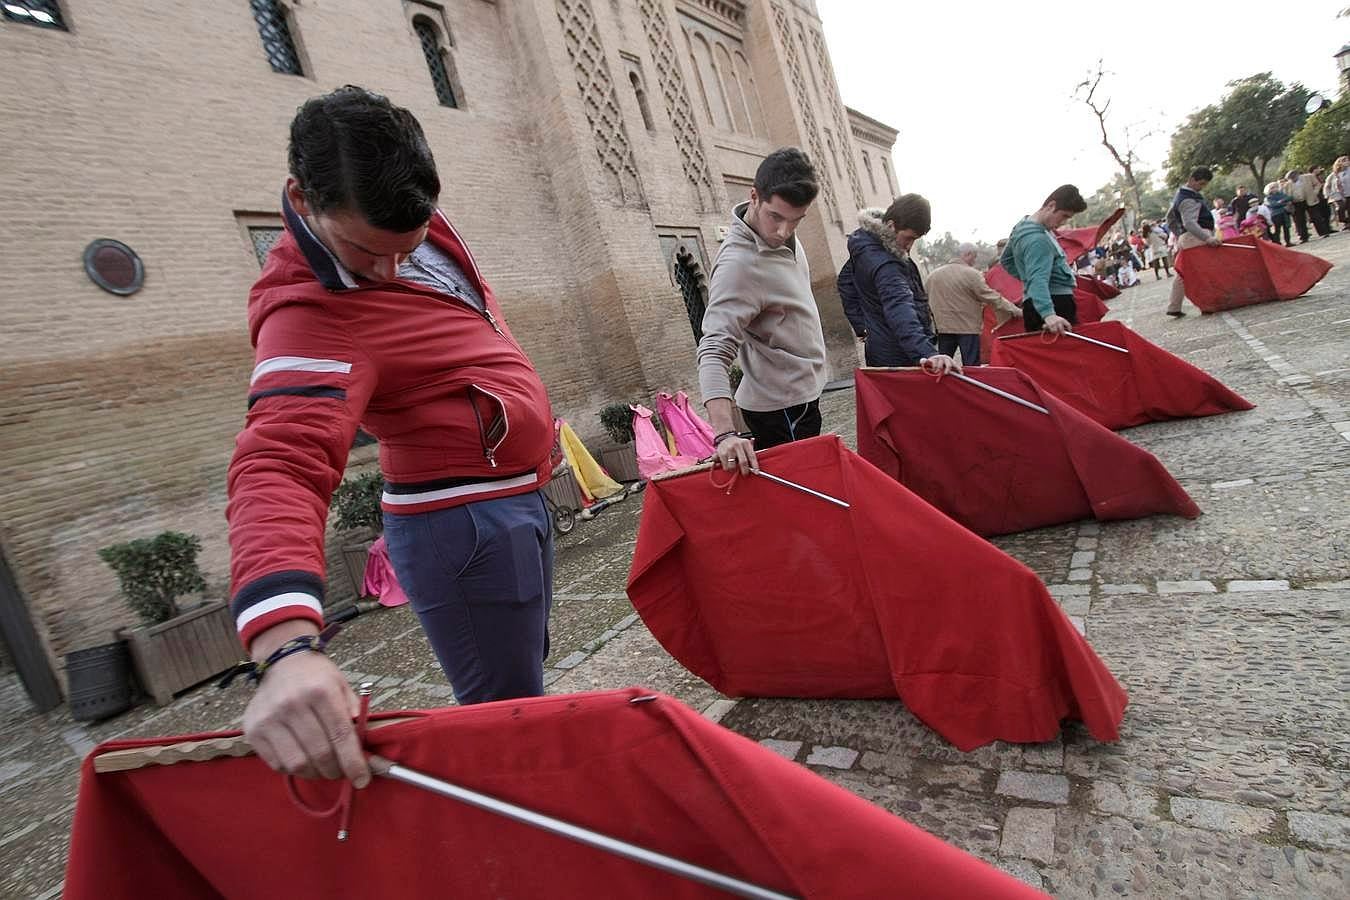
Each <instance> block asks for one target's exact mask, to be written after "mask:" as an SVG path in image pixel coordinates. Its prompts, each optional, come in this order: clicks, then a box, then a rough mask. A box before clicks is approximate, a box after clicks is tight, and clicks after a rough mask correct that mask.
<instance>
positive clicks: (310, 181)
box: [289, 84, 441, 233]
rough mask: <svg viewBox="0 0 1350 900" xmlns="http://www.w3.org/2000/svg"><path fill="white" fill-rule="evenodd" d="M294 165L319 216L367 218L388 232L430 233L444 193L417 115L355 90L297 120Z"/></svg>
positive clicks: (310, 104) (315, 103)
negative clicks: (344, 213) (341, 213)
mask: <svg viewBox="0 0 1350 900" xmlns="http://www.w3.org/2000/svg"><path fill="white" fill-rule="evenodd" d="M289 162H290V169H291V175H293V176H294V177H295V180H296V181H298V182H299V183H300V189H301V191H302V192H303V193H304V195H305V202H307V203H308V204H309V205H310V207H311V208H312V209H313V211H314V212H330V211H333V210H339V209H341V210H351V211H353V212H359V213H360V214H361V215H362V216H364V217H365V220H366V221H367V222H369V223H370V224H371V225H372V226H374V227H375V228H380V229H383V230H385V231H394V232H400V233H401V232H405V231H414V230H416V229H417V228H420V227H421V226H423V225H425V224H426V223H427V220H428V219H430V218H431V214H432V212H434V211H435V209H436V199H437V198H438V197H439V196H440V193H441V179H440V177H439V176H438V175H437V174H436V161H435V160H434V159H433V158H432V156H431V148H430V147H429V146H427V139H426V135H424V134H423V133H422V126H421V125H419V124H418V123H417V119H416V118H414V117H413V114H412V113H410V112H408V111H407V110H406V109H404V108H402V107H400V106H395V105H394V104H392V103H390V102H389V99H388V98H387V97H382V96H380V95H379V94H375V93H372V92H370V91H368V90H366V89H365V88H361V87H357V86H355V85H351V84H349V85H345V86H343V87H340V88H338V89H337V90H335V91H333V92H332V93H331V94H324V95H323V96H322V97H314V98H312V99H310V100H307V101H305V105H304V106H302V107H300V109H299V110H298V111H297V112H296V114H295V118H294V119H293V120H292V121H291V144H290V151H289Z"/></svg>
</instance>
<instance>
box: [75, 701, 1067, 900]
mask: <svg viewBox="0 0 1350 900" xmlns="http://www.w3.org/2000/svg"><path fill="white" fill-rule="evenodd" d="M637 696H651V693H650V692H649V691H642V690H639V689H636V688H633V689H628V690H623V691H609V692H605V693H593V694H573V695H561V696H554V697H541V698H535V699H530V700H521V701H503V702H499V703H490V704H484V705H482V706H474V707H466V708H460V709H448V710H438V711H434V712H431V713H427V714H414V715H417V716H419V718H417V719H416V720H414V721H409V722H403V723H399V724H394V725H390V726H388V727H385V728H379V729H374V730H372V731H371V732H370V733H369V735H368V737H367V741H366V743H367V746H368V747H369V749H371V750H372V751H374V752H376V753H379V754H381V755H382V756H386V757H388V758H390V759H392V760H394V761H395V762H398V763H401V764H403V765H406V766H409V767H410V768H413V769H418V770H420V771H422V772H424V773H425V774H428V775H431V776H433V777H436V778H441V779H444V780H446V781H451V782H454V783H456V784H459V785H462V786H464V787H468V788H471V789H473V790H478V791H482V792H484V793H487V794H491V795H493V796H496V797H498V798H499V799H502V800H506V801H509V802H512V803H518V804H520V805H523V806H527V807H530V808H532V809H535V810H537V811H539V812H542V813H545V814H547V815H552V816H555V817H557V818H560V819H565V820H568V821H570V822H573V823H575V824H578V825H581V826H583V827H587V828H592V829H594V830H597V831H602V832H605V833H607V834H610V835H612V836H614V837H618V838H620V839H622V840H627V841H630V842H633V843H636V844H639V845H641V846H645V847H648V848H650V849H652V850H656V851H658V852H662V853H667V854H670V855H672V856H676V857H678V858H681V859H684V860H686V861H688V862H692V863H695V864H697V865H701V866H705V867H707V868H711V869H714V870H716V871H720V872H723V873H725V874H728V875H732V876H734V877H737V878H741V879H744V880H748V881H751V882H754V883H756V884H759V885H760V886H762V887H767V888H770V889H773V890H778V891H781V892H786V893H790V894H796V895H798V896H801V897H810V898H821V900H831V898H836V897H859V898H866V897H881V896H893V895H894V893H895V891H896V890H897V889H899V887H900V886H903V888H904V893H905V894H906V895H907V896H914V897H949V898H964V897H1009V898H1013V897H1040V896H1043V895H1042V894H1040V893H1039V892H1037V891H1034V890H1032V889H1031V888H1029V887H1027V886H1025V885H1024V884H1022V883H1021V882H1018V881H1015V880H1014V879H1012V878H1010V877H1008V876H1006V875H1004V874H1003V873H1001V872H999V871H997V870H995V869H993V868H991V867H990V866H987V865H985V864H984V863H982V862H980V861H979V860H977V859H975V858H974V857H973V856H969V855H967V854H966V853H964V852H962V851H961V850H958V849H956V848H955V847H952V846H950V845H948V844H945V843H943V842H942V841H940V840H938V839H937V838H935V837H933V836H932V835H929V834H928V833H926V832H924V831H922V830H920V829H918V828H916V827H914V826H912V825H909V824H908V823H906V822H904V821H903V820H901V819H898V818H896V817H895V816H892V815H891V814H889V813H887V812H886V811H884V810H882V809H881V808H879V807H876V806H873V805H871V804H870V803H867V802H866V801H864V800H862V799H860V798H859V797H856V796H854V795H853V794H851V793H849V792H848V791H845V790H844V789H842V788H838V787H835V786H834V785H832V784H830V783H829V782H827V781H825V780H824V779H823V778H820V777H819V776H817V775H814V774H812V773H811V772H810V771H808V770H807V769H805V768H803V767H801V766H798V765H795V764H794V763H791V762H788V761H787V760H785V759H782V758H781V757H779V756H778V755H777V754H775V753H773V752H771V751H769V750H766V749H765V748H763V747H760V746H759V745H758V744H755V743H753V742H751V741H748V740H746V739H745V738H742V737H740V736H739V735H736V734H734V733H732V732H730V731H727V730H726V729H724V728H722V727H720V726H718V725H714V724H712V723H711V722H709V721H707V720H706V719H704V718H703V717H702V716H700V715H699V714H698V713H696V712H694V711H693V710H690V709H688V708H687V707H685V706H683V705H681V704H680V703H679V702H678V701H676V700H674V699H672V698H670V697H665V696H657V698H656V699H654V700H651V701H650V702H642V703H636V704H634V703H630V702H629V701H630V700H631V699H632V698H633V697H637ZM231 734H237V732H231ZM209 736H215V735H209ZM201 737H207V736H203V735H197V736H194V737H191V738H180V739H176V740H192V739H199V738H201ZM170 740H175V739H170ZM162 743H165V741H164V740H157V741H116V742H112V743H109V744H105V745H103V746H102V747H100V748H99V749H98V750H96V751H95V752H94V754H91V755H90V757H89V759H87V760H86V761H85V766H84V770H83V772H82V774H81V782H80V798H79V804H78V806H77V807H76V811H75V825H74V832H73V835H72V839H71V851H70V861H69V866H68V869H67V875H66V885H65V896H66V898H67V900H95V898H96V900H121V898H141V897H156V898H158V897H165V898H169V897H172V898H175V900H177V898H207V897H210V898H218V897H226V898H250V900H251V898H270V897H284V898H287V900H308V898H315V900H319V898H324V900H327V898H333V897H372V898H385V897H388V898H399V900H402V898H414V897H454V898H456V900H464V898H470V900H472V898H501V897H506V898H527V897H528V898H534V897H554V898H572V897H576V898H582V897H585V898H590V897H661V898H667V897H670V898H705V897H725V896H727V895H726V894H724V893H721V892H720V891H715V890H713V889H712V888H709V887H705V886H702V885H700V884H696V883H695V882H692V881H688V880H685V879H683V878H680V877H678V876H675V875H671V874H667V873H665V872H661V871H658V870H655V869H651V868H649V867H647V866H643V865H640V864H638V863H635V862H631V861H628V860H625V859H620V858H618V857H615V856H612V855H610V854H608V853H605V852H603V851H600V850H597V849H594V848H591V847H586V846H584V845H580V844H576V843H574V842H572V841H570V840H568V839H566V838H563V837H559V836H556V835H553V834H549V833H546V832H543V831H540V830H538V829H536V828H533V827H531V826H528V825H524V824H520V823H516V822H512V821H509V820H507V819H503V818H501V817H499V816H496V815H493V814H491V813H488V812H484V811H481V810H477V809H474V808H471V807H468V806H466V805H464V804H461V803H460V802H458V801H456V800H451V799H447V798H444V797H440V796H436V795H433V794H430V793H427V792H425V791H422V790H419V789H416V788H413V787H410V786H408V785H404V784H400V783H395V782H391V781H387V780H385V779H381V778H376V779H375V781H374V782H373V783H372V784H371V786H370V787H368V788H367V789H365V790H364V791H357V792H356V794H355V800H354V803H353V807H352V817H351V839H350V840H349V841H348V842H346V843H338V841H337V840H336V837H335V835H336V829H337V822H336V819H335V818H329V819H314V818H309V817H307V816H304V815H302V814H301V813H300V811H298V810H297V809H296V808H295V807H294V806H292V804H291V801H290V800H289V799H288V797H287V794H286V790H285V787H284V784H283V780H282V777H281V776H279V775H277V774H275V773H273V772H271V771H270V770H268V769H267V768H266V767H265V766H264V765H263V763H262V761H261V760H259V759H257V758H256V757H245V758H237V759H236V758H222V759H215V760H210V761H206V762H181V763H176V764H174V765H168V766H158V765H151V766H147V767H145V768H141V769H136V770H133V771H128V772H117V773H110V774H95V773H94V771H93V767H92V760H93V758H94V756H95V755H97V754H98V753H100V752H103V751H107V750H115V749H120V748H126V747H133V746H146V745H151V744H162ZM336 790H337V788H336V785H334V784H333V783H320V784H314V783H307V784H304V785H302V786H301V791H302V793H303V794H305V795H306V797H307V799H308V801H309V802H310V803H311V804H312V805H316V806H327V805H329V802H330V799H331V798H332V797H334V796H336Z"/></svg>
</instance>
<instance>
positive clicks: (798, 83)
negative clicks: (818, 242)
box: [769, 2, 841, 222]
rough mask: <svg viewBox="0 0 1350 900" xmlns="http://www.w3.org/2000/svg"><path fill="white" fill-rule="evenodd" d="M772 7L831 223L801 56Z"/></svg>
mask: <svg viewBox="0 0 1350 900" xmlns="http://www.w3.org/2000/svg"><path fill="white" fill-rule="evenodd" d="M769 5H770V6H771V7H773V21H774V24H775V25H776V26H777V27H778V37H779V39H780V40H782V42H783V56H784V59H785V61H786V62H787V70H788V75H789V77H790V78H791V79H792V90H793V91H794V93H795V94H796V96H797V109H798V110H799V111H800V112H801V116H802V124H803V125H804V126H805V127H806V142H807V146H808V147H809V149H810V151H811V159H812V161H813V162H815V164H816V170H817V171H818V172H819V173H820V193H821V196H822V197H824V199H825V206H826V207H827V208H828V209H829V211H830V218H831V219H833V220H834V221H835V222H839V221H841V220H840V218H839V204H838V203H836V202H835V199H834V181H833V180H832V179H831V178H830V173H829V170H828V169H827V168H826V165H827V162H826V156H825V146H824V144H822V143H821V140H820V128H819V127H818V126H817V125H816V114H815V110H814V108H813V105H812V103H811V95H810V94H809V93H807V90H806V76H805V75H803V74H802V64H803V62H802V55H801V54H800V53H798V52H797V44H796V42H795V41H794V40H793V37H792V24H791V23H790V22H789V21H788V14H787V10H785V9H784V8H783V4H782V3H777V2H775V3H770V4H769Z"/></svg>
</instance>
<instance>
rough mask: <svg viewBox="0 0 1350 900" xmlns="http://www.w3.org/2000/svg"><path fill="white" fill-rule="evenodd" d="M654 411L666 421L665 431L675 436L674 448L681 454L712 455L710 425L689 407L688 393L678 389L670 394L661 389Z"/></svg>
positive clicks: (694, 455) (699, 456) (702, 456)
mask: <svg viewBox="0 0 1350 900" xmlns="http://www.w3.org/2000/svg"><path fill="white" fill-rule="evenodd" d="M656 413H657V415H659V416H660V417H661V421H662V422H665V423H666V431H667V433H669V434H671V435H673V436H674V438H675V449H676V450H677V451H678V452H679V453H680V455H681V456H692V457H695V458H697V459H703V458H704V457H708V456H712V455H713V450H714V449H715V448H714V447H713V438H714V437H715V435H714V434H713V430H712V426H711V425H709V424H708V423H707V422H705V421H703V419H702V418H701V417H700V416H699V414H698V413H696V412H694V411H693V410H692V409H690V408H689V395H688V394H686V393H685V392H684V391H680V392H679V393H678V394H676V395H675V396H673V397H672V396H671V395H670V394H667V393H666V392H664V391H662V392H661V393H659V394H657V395H656Z"/></svg>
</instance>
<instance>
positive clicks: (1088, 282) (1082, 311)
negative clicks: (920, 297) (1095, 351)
mask: <svg viewBox="0 0 1350 900" xmlns="http://www.w3.org/2000/svg"><path fill="white" fill-rule="evenodd" d="M1076 278H1077V284H1076V285H1075V286H1074V289H1073V303H1074V308H1075V309H1076V310H1077V311H1078V324H1080V325H1084V324H1088V323H1091V322H1100V321H1101V320H1102V319H1103V318H1105V317H1106V314H1107V313H1108V312H1110V311H1111V310H1110V309H1108V308H1107V306H1106V301H1107V300H1110V299H1111V298H1112V297H1115V296H1118V295H1119V294H1120V288H1117V287H1114V286H1112V285H1109V284H1107V283H1106V282H1105V281H1102V280H1101V279H1099V278H1088V277H1087V276H1086V275H1078V276H1076ZM984 282H985V284H987V285H989V286H990V287H991V288H993V289H994V290H996V291H998V292H999V293H1000V294H1002V295H1003V296H1004V297H1005V298H1007V299H1008V301H1009V302H1011V303H1014V304H1016V305H1017V306H1021V305H1022V282H1020V281H1018V280H1017V279H1016V278H1014V277H1012V276H1011V275H1009V274H1008V273H1007V271H1006V270H1005V269H1004V268H1003V267H1002V266H997V265H996V266H994V267H993V268H992V269H990V270H989V271H988V272H985V273H984ZM996 322H997V318H996V315H995V313H994V310H993V307H989V306H986V307H985V308H984V327H983V328H982V329H981V330H980V359H983V360H988V359H989V355H990V354H991V353H992V352H993V344H994V340H995V339H996V338H1000V337H1004V336H1005V335H1014V334H1025V333H1026V329H1025V328H1024V327H1023V325H1022V320H1021V319H1017V318H1012V319H1009V320H1008V321H1006V322H1004V323H1003V324H1002V325H996V324H995V323H996Z"/></svg>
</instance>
